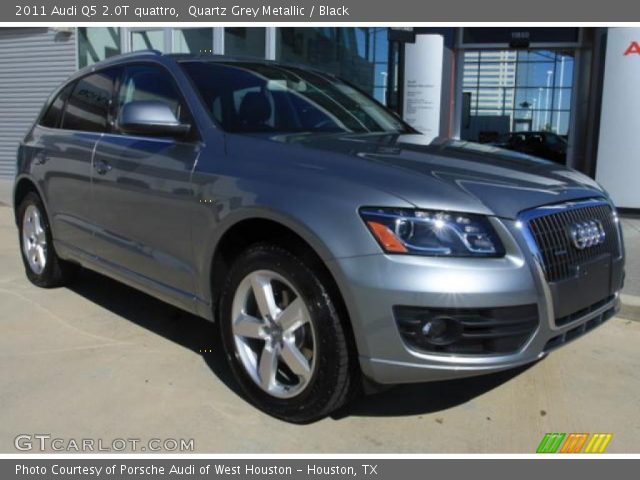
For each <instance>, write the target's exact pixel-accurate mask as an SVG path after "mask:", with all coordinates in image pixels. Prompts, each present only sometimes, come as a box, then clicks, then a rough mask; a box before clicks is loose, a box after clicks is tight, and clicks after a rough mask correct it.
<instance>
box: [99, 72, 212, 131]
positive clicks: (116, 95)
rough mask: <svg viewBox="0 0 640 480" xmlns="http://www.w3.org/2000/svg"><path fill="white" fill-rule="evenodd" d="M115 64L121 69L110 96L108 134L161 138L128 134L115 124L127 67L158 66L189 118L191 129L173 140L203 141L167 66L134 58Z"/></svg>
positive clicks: (192, 115)
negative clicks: (110, 121)
mask: <svg viewBox="0 0 640 480" xmlns="http://www.w3.org/2000/svg"><path fill="white" fill-rule="evenodd" d="M116 66H118V67H120V68H121V69H122V71H121V72H120V76H119V77H118V80H117V84H116V88H114V92H113V96H112V98H111V114H112V119H113V124H112V128H111V131H110V132H108V133H109V134H111V135H120V136H136V137H141V138H156V139H158V138H162V137H157V136H153V135H129V134H126V133H124V132H122V131H120V130H119V128H118V126H117V119H118V115H119V114H120V89H121V88H122V85H123V84H124V79H125V76H126V72H127V69H128V68H131V67H136V66H151V67H153V68H159V69H160V70H162V71H163V72H164V73H165V74H167V75H168V77H169V79H170V81H171V83H172V84H173V87H174V88H175V90H176V93H177V94H178V100H179V102H180V103H181V106H182V107H183V108H184V109H185V112H186V114H187V118H188V119H189V120H190V125H191V130H190V131H189V134H188V135H186V136H185V137H183V138H174V140H175V141H179V142H182V143H198V142H202V141H203V138H204V137H203V135H202V131H201V129H200V125H199V124H198V121H197V119H196V116H195V115H194V114H193V111H192V109H191V107H190V106H189V103H188V102H187V99H186V96H185V94H184V92H183V90H182V88H181V87H180V82H178V80H177V78H176V76H175V74H174V73H173V72H172V71H171V70H170V69H169V68H167V67H166V66H165V65H164V64H162V63H160V62H155V61H153V60H136V61H133V62H127V63H120V64H117V65H116ZM198 101H200V98H199V97H198Z"/></svg>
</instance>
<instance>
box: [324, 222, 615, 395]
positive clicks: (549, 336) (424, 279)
mask: <svg viewBox="0 0 640 480" xmlns="http://www.w3.org/2000/svg"><path fill="white" fill-rule="evenodd" d="M492 223H493V224H494V227H495V228H496V230H497V232H498V234H499V235H500V237H501V239H502V241H503V244H504V246H505V249H506V255H505V256H504V257H503V258H489V259H488V258H438V257H421V256H405V255H385V254H380V255H367V256H359V257H351V258H342V259H336V260H333V261H332V262H331V263H330V265H329V266H330V269H331V270H332V272H333V273H334V275H335V277H336V279H337V281H338V284H339V286H340V289H341V291H342V293H343V296H344V299H345V302H346V304H347V308H348V310H349V313H350V316H351V322H352V326H353V330H354V334H355V338H356V343H357V346H358V352H359V355H360V365H361V368H362V371H363V373H364V374H365V375H366V376H367V377H368V378H370V379H371V380H373V381H374V382H377V383H380V384H395V383H411V382H424V381H434V380H445V379H452V378H461V377H467V376H473V375H479V374H485V373H492V372H497V371H501V370H506V369H510V368H514V367H517V366H520V365H524V364H527V363H531V362H534V361H536V360H538V359H540V358H542V357H544V356H545V355H546V354H547V353H548V352H549V351H550V350H552V349H554V348H557V347H559V346H561V345H563V344H565V343H567V342H569V341H570V340H573V339H575V338H577V337H578V336H580V335H582V334H583V333H586V332H587V331H590V330H591V329H593V328H594V327H596V326H598V325H600V324H602V323H603V322H604V321H606V320H607V319H609V318H611V317H612V316H614V315H615V313H617V311H618V310H619V298H618V293H617V292H616V293H615V294H614V295H612V296H611V297H610V298H608V299H607V300H606V301H603V302H600V303H599V304H598V305H596V306H594V308H592V309H590V310H589V311H588V312H587V311H585V312H583V313H584V314H582V315H581V316H576V317H575V318H572V319H571V321H568V322H566V323H563V324H562V325H561V326H559V325H556V321H555V316H554V311H553V310H554V302H553V298H552V293H551V291H550V288H549V284H548V283H547V281H546V279H545V276H544V273H543V270H542V267H541V265H540V263H539V261H538V260H537V259H536V257H535V256H534V254H533V253H532V252H531V249H530V247H529V246H528V244H527V241H526V239H525V237H524V236H523V235H522V232H521V231H520V230H519V227H518V223H517V222H515V221H506V220H498V219H492ZM620 261H622V260H620ZM530 304H536V305H537V307H538V315H539V323H538V326H537V328H536V329H535V331H534V332H533V333H532V335H531V336H530V337H529V339H528V340H527V341H526V342H525V343H524V344H523V346H522V347H521V348H520V349H519V350H517V351H515V352H511V353H508V354H474V355H466V354H441V353H429V352H425V351H421V350H418V349H416V348H413V347H411V346H409V345H408V344H407V343H406V342H405V341H404V340H403V338H402V337H401V335H400V332H399V330H398V327H397V325H396V321H395V320H394V316H393V307H394V306H398V305H406V306H414V307H425V308H457V309H464V308H476V309H479V308H496V307H514V306H521V305H530Z"/></svg>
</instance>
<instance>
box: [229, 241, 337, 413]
mask: <svg viewBox="0 0 640 480" xmlns="http://www.w3.org/2000/svg"><path fill="white" fill-rule="evenodd" d="M257 270H271V271H273V272H276V273H277V274H279V275H281V276H282V277H284V278H285V279H286V280H287V281H288V282H290V283H291V284H292V285H293V286H294V287H295V288H296V290H298V292H299V293H300V296H301V297H302V299H303V301H304V302H305V304H306V306H307V309H308V311H309V314H310V316H311V322H312V325H313V328H314V332H315V352H314V355H315V362H316V364H315V368H314V372H313V374H312V378H311V380H310V382H309V384H308V385H307V387H306V388H305V389H304V390H303V391H302V392H300V394H298V395H296V396H295V397H291V398H286V399H281V398H277V397H273V396H271V395H269V394H268V393H266V392H265V391H263V390H262V389H261V388H260V387H259V386H258V385H256V383H255V382H254V381H253V380H252V378H251V377H250V376H249V374H248V373H247V372H246V371H245V368H244V366H243V365H242V363H241V361H240V359H239V358H238V354H237V351H236V348H235V343H234V338H233V333H232V328H231V309H232V305H233V298H234V295H235V292H236V289H237V288H238V286H239V284H240V282H241V281H242V280H243V279H244V278H245V277H246V276H247V275H249V274H250V273H252V272H254V271H257ZM219 318H220V320H221V328H220V330H221V334H222V340H223V344H224V348H225V353H226V356H227V360H228V361H229V363H230V365H231V368H232V369H233V372H234V374H235V376H236V378H237V380H238V381H239V383H240V385H241V387H242V389H243V390H244V392H245V393H246V394H247V396H248V397H249V399H250V400H251V401H252V402H253V403H254V404H256V405H257V406H259V407H260V408H262V409H263V410H265V411H266V412H267V413H269V414H271V415H273V416H275V417H278V418H281V419H285V420H288V421H293V422H296V423H303V422H307V421H311V420H313V419H315V418H317V417H319V416H322V415H324V414H325V413H326V411H327V410H329V409H331V403H332V400H334V399H335V397H336V396H337V395H339V393H340V392H339V391H337V390H339V389H341V388H343V385H342V384H343V383H344V378H341V375H345V373H344V372H341V369H345V368H346V366H345V365H342V364H341V362H344V363H346V362H345V360H344V359H345V357H346V352H345V351H344V350H345V349H346V341H345V338H344V332H343V330H342V326H341V323H340V319H339V317H338V314H337V312H336V309H335V307H334V304H333V302H332V300H331V298H330V296H329V294H328V293H327V290H326V288H325V287H324V286H323V284H322V282H321V280H320V279H319V278H318V276H317V275H316V273H315V272H314V271H313V270H311V269H310V268H308V267H307V266H306V265H305V264H304V263H303V262H302V261H301V260H299V259H298V258H297V257H295V256H294V255H292V254H291V253H289V252H288V251H286V250H284V249H282V248H280V247H277V246H271V245H258V246H254V247H252V248H249V249H248V250H247V251H246V252H245V253H243V254H241V255H240V257H239V258H238V260H237V261H236V262H235V264H234V266H233V267H232V269H231V272H230V274H229V276H228V279H227V282H226V284H225V287H224V289H223V293H222V297H221V301H220V316H219Z"/></svg>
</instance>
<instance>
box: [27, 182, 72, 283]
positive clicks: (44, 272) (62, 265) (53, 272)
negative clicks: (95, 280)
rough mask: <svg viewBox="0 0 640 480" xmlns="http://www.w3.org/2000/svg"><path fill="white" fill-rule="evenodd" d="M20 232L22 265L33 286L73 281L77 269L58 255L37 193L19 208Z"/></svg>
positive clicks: (31, 195) (31, 194)
mask: <svg viewBox="0 0 640 480" xmlns="http://www.w3.org/2000/svg"><path fill="white" fill-rule="evenodd" d="M18 230H19V233H20V251H21V253H22V261H23V263H24V268H25V272H26V274H27V278H28V279H29V280H30V281H31V283H33V284H34V285H37V286H39V287H44V288H51V287H58V286H62V285H65V284H66V283H67V282H69V281H70V280H71V279H72V277H73V275H74V274H75V272H76V270H77V268H78V267H77V266H76V265H74V264H71V263H69V262H65V261H64V260H62V259H60V258H59V257H58V255H57V254H56V251H55V248H54V247H53V237H52V236H51V228H50V226H49V220H48V218H47V214H46V212H45V210H44V206H43V205H42V201H41V200H40V197H39V196H38V195H37V194H36V193H34V192H29V193H28V194H27V195H26V196H25V197H24V199H23V200H22V202H20V205H19V206H18Z"/></svg>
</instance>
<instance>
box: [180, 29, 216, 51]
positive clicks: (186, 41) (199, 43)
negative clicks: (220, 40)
mask: <svg viewBox="0 0 640 480" xmlns="http://www.w3.org/2000/svg"><path fill="white" fill-rule="evenodd" d="M212 51H213V29H212V28H174V29H173V52H174V53H193V54H207V53H212Z"/></svg>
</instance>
